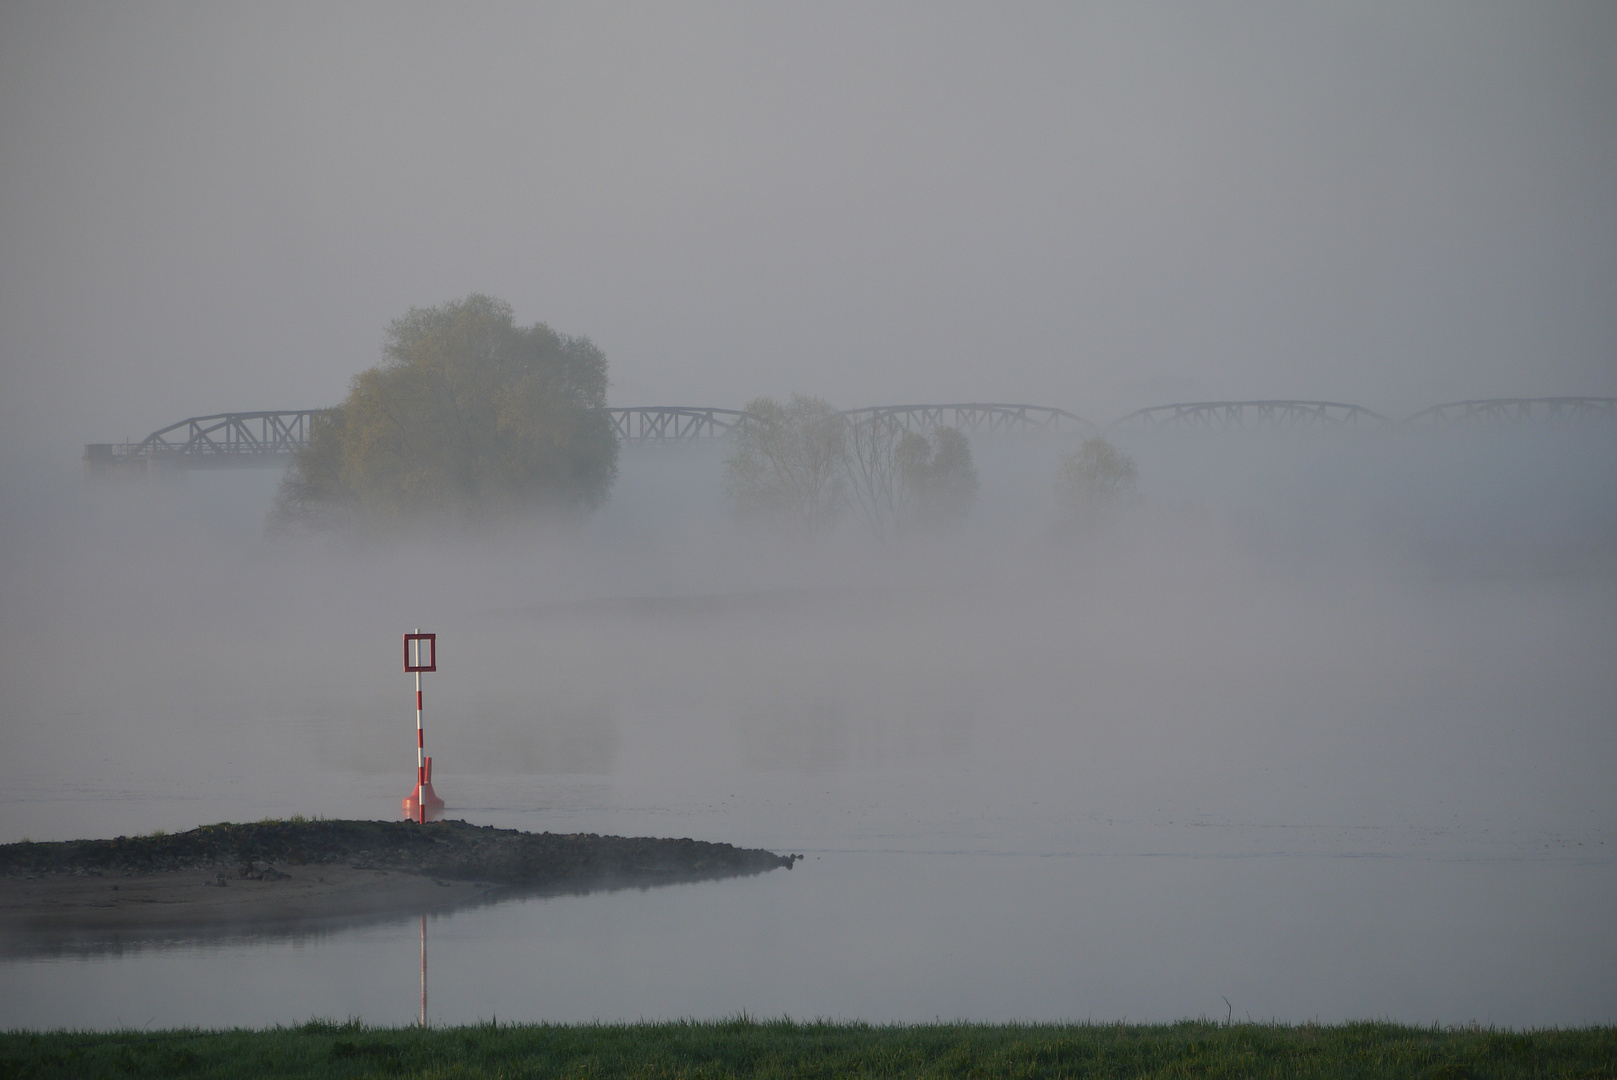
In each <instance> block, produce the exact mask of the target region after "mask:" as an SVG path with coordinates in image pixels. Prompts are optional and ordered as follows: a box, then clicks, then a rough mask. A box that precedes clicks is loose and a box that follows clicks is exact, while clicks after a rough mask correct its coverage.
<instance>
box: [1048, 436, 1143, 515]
mask: <svg viewBox="0 0 1617 1080" xmlns="http://www.w3.org/2000/svg"><path fill="white" fill-rule="evenodd" d="M1138 479H1139V470H1138V469H1137V468H1136V467H1135V465H1134V459H1133V458H1131V457H1129V456H1128V455H1127V454H1125V453H1123V452H1122V451H1121V450H1119V449H1118V448H1117V447H1115V446H1113V445H1112V444H1111V443H1109V442H1107V441H1106V440H1105V439H1102V438H1100V437H1098V436H1097V437H1096V438H1093V439H1089V440H1087V441H1085V442H1084V444H1083V445H1082V446H1080V447H1079V448H1078V449H1077V450H1076V451H1075V452H1074V453H1071V454H1067V455H1066V456H1064V457H1063V458H1062V459H1061V468H1060V470H1059V471H1058V472H1057V474H1056V501H1057V502H1059V503H1060V504H1061V507H1062V509H1063V510H1065V511H1066V512H1067V513H1068V514H1069V515H1070V516H1072V517H1084V516H1086V515H1088V514H1091V513H1093V512H1094V511H1096V510H1099V509H1100V508H1102V507H1105V506H1110V505H1112V504H1114V503H1117V502H1120V501H1122V500H1123V499H1124V498H1126V497H1128V496H1129V495H1131V494H1133V492H1134V490H1135V484H1136V482H1137V481H1138Z"/></svg>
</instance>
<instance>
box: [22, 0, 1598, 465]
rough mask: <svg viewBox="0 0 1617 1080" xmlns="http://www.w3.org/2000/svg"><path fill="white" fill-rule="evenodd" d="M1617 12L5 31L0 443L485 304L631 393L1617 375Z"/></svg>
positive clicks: (53, 436)
mask: <svg viewBox="0 0 1617 1080" xmlns="http://www.w3.org/2000/svg"><path fill="white" fill-rule="evenodd" d="M1613 56H1617V8H1613V7H1612V6H1611V5H1608V4H1594V3H1590V4H1545V3H1535V4H1528V5H1511V6H1500V5H1485V4H1478V3H1469V2H1468V3H1456V4H1419V5H1366V4H1330V5H1294V4H1273V5H1263V4H1225V5H1217V6H1203V5H1166V6H1164V5H1148V4H1139V3H1129V4H1107V5H1014V6H1007V5H986V4H985V5H977V6H960V5H942V4H926V5H870V4H864V3H859V4H847V5H840V6H838V5H826V4H816V5H812V6H810V5H802V6H796V7H788V6H766V5H742V4H733V5H723V4H682V5H677V6H676V5H665V6H653V5H644V6H626V5H606V4H596V3H590V4H544V5H526V4H524V5H498V4H485V5H477V6H472V7H468V6H466V5H421V4H395V3H388V4H345V5H340V6H336V5H328V4H273V5H270V4H265V5H250V6H249V5H224V4H215V3H207V4H155V3H153V4H60V3H7V4H5V5H4V7H3V8H0V378H3V380H4V382H3V387H0V426H3V428H4V434H3V435H0V439H3V440H4V444H5V447H6V452H7V454H8V455H9V456H10V457H11V459H12V461H13V462H14V463H15V461H16V460H17V456H18V452H19V451H22V450H24V448H26V453H25V454H23V455H22V456H24V457H31V458H34V459H39V460H44V459H47V458H48V459H50V460H52V461H54V460H56V459H58V458H61V459H64V460H69V461H71V460H74V459H76V458H77V456H78V453H79V447H80V446H81V445H82V444H83V443H86V442H94V441H111V440H121V439H123V438H125V437H133V438H136V439H138V438H140V437H142V436H144V435H145V434H146V433H147V432H149V431H151V430H153V429H155V428H157V427H159V426H163V425H165V424H167V423H169V422H172V421H175V420H179V419H181V418H183V417H185V416H188V415H195V414H201V413H210V412H219V411H228V410H247V409H265V408H304V407H313V406H323V405H328V404H332V403H335V402H336V401H338V400H340V399H341V397H342V396H343V394H344V393H345V391H346V387H347V383H348V380H349V379H350V378H351V377H352V375H353V374H354V373H355V372H357V371H359V370H361V369H362V368H364V367H366V366H369V365H370V364H372V363H374V362H375V361H376V360H377V358H378V350H379V346H380V343H381V339H382V332H383V328H384V326H385V325H386V323H387V322H388V321H389V320H390V319H392V318H394V317H396V316H398V315H400V314H402V313H403V312H404V311H405V310H406V309H407V308H408V307H410V306H411V305H425V304H434V303H441V302H443V301H446V300H449V299H453V298H457V297H460V296H463V295H465V294H467V293H468V292H473V291H482V292H487V293H490V294H493V295H495V296H499V297H502V298H504V299H507V300H509V301H510V302H511V303H512V304H513V305H514V306H515V308H516V313H517V316H518V318H519V320H520V321H522V322H524V323H526V322H533V321H545V322H548V323H550V324H551V325H553V326H554V327H556V328H557V329H559V330H561V331H563V332H566V333H573V334H584V335H588V336H589V337H591V338H593V339H594V340H595V341H596V342H597V343H598V344H599V345H601V346H602V348H603V349H604V350H605V351H606V353H607V355H608V357H609V359H610V362H611V367H612V374H613V378H614V388H613V391H612V395H611V398H612V401H613V403H615V404H653V403H662V404H703V405H717V406H732V407H733V406H739V405H741V404H742V403H743V402H744V401H745V400H746V399H748V398H750V397H753V396H756V395H758V394H765V393H768V394H784V393H788V392H791V391H794V390H800V391H805V392H811V393H818V394H821V395H823V396H826V397H828V398H830V399H831V400H832V401H834V402H835V403H837V404H839V405H843V406H851V405H859V404H873V403H897V402H913V401H921V400H931V401H938V400H946V401H947V400H984V399H988V400H1001V401H1004V400H1013V401H1028V402H1033V403H1039V404H1050V405H1057V406H1062V407H1065V408H1068V409H1071V410H1073V411H1075V412H1078V413H1080V414H1083V415H1087V416H1092V417H1093V418H1094V419H1097V420H1100V421H1105V420H1108V419H1111V418H1112V417H1113V416H1115V415H1116V414H1117V412H1118V411H1119V410H1122V409H1126V408H1132V407H1135V406H1138V405H1143V404H1151V403H1154V402H1156V401H1161V400H1175V399H1183V398H1185V397H1190V396H1207V397H1215V398H1216V397H1247V396H1263V397H1309V398H1327V399H1334V400H1341V401H1349V402H1356V403H1360V404H1364V405H1366V406H1369V407H1371V408H1374V409H1378V410H1381V411H1384V412H1387V413H1389V414H1392V415H1403V414H1404V413H1406V412H1409V411H1413V410H1414V409H1416V408H1419V407H1422V406H1424V405H1427V404H1432V403H1434V402H1438V401H1445V400H1453V399H1456V398H1467V397H1482V396H1507V395H1556V394H1605V395H1610V394H1617V358H1614V352H1613V342H1614V340H1617V197H1614V195H1613V192H1614V191H1617V187H1614V182H1613V177H1614V176H1617V107H1614V106H1617V67H1614V66H1613V65H1612V63H1611V57H1613Z"/></svg>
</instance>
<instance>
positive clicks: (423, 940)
mask: <svg viewBox="0 0 1617 1080" xmlns="http://www.w3.org/2000/svg"><path fill="white" fill-rule="evenodd" d="M421 1026H422V1027H426V1026H427V917H426V916H425V915H423V916H421Z"/></svg>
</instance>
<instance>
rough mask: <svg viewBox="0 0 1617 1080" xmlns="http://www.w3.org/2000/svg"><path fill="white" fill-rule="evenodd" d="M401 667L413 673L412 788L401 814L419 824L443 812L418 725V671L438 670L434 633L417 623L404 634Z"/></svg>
mask: <svg viewBox="0 0 1617 1080" xmlns="http://www.w3.org/2000/svg"><path fill="white" fill-rule="evenodd" d="M404 670H405V671H407V672H414V673H415V791H413V792H411V793H410V794H409V795H407V796H405V799H404V816H405V817H407V818H410V819H412V820H415V821H417V822H419V823H421V824H422V825H425V824H426V823H427V819H428V818H435V817H437V816H438V815H440V814H442V813H443V810H444V801H443V800H442V799H440V798H439V797H438V794H437V792H435V791H433V790H432V759H431V758H430V757H427V743H426V738H425V736H424V735H423V734H422V728H421V673H422V672H423V671H437V670H438V635H437V634H423V633H422V632H421V630H420V628H419V627H418V628H417V629H416V632H415V633H413V634H405V635H404Z"/></svg>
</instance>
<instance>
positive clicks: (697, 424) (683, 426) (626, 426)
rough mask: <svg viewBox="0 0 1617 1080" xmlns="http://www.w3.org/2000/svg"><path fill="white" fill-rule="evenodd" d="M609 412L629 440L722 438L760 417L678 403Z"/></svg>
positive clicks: (674, 440) (730, 410)
mask: <svg viewBox="0 0 1617 1080" xmlns="http://www.w3.org/2000/svg"><path fill="white" fill-rule="evenodd" d="M605 412H606V415H608V416H610V417H611V418H612V426H613V427H615V428H616V429H617V432H618V438H620V439H622V440H623V441H624V442H626V443H668V442H697V441H700V440H704V439H721V438H723V437H724V436H726V435H728V434H730V433H731V432H732V431H734V430H735V429H736V428H738V427H740V426H741V425H742V424H745V423H746V422H747V421H749V420H757V419H758V418H757V417H756V416H753V415H752V414H751V413H748V412H742V411H741V410H739V409H691V408H684V407H682V406H675V405H651V406H641V407H637V408H632V409H607V410H605Z"/></svg>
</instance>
